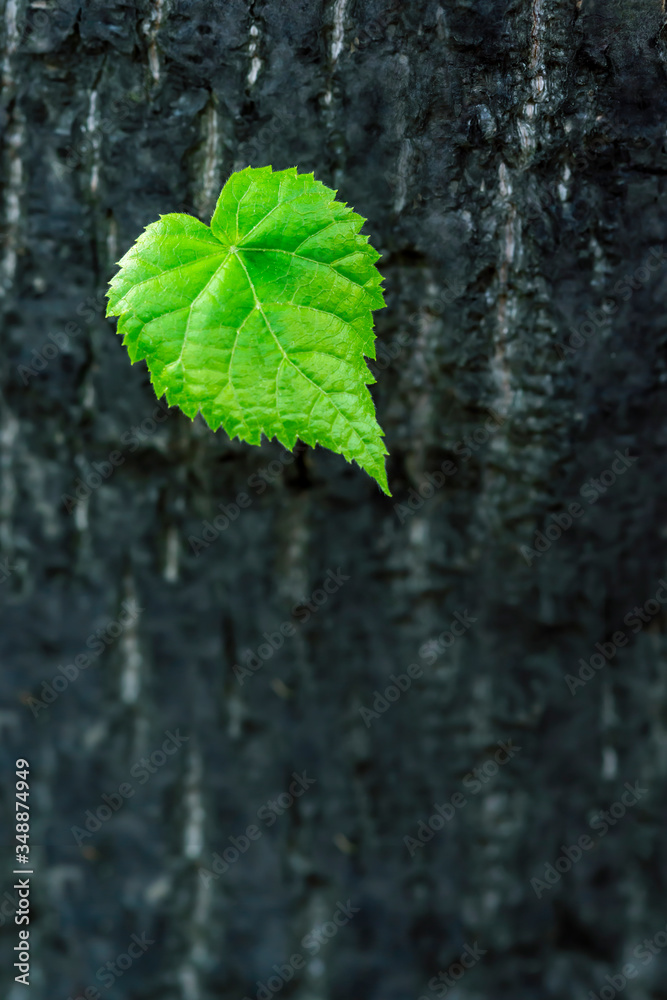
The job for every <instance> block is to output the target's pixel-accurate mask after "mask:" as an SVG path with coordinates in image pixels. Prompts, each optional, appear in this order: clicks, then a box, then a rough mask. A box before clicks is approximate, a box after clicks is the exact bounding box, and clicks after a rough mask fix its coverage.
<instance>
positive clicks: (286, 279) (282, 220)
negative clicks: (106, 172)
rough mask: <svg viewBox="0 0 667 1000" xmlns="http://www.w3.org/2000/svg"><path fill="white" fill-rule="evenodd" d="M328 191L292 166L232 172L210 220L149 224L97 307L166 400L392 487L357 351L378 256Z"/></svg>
mask: <svg viewBox="0 0 667 1000" xmlns="http://www.w3.org/2000/svg"><path fill="white" fill-rule="evenodd" d="M335 195H336V192H335V191H332V190H331V189H330V188H327V187H325V186H324V184H321V183H320V182H319V181H316V180H315V179H314V176H313V174H298V173H297V171H296V168H291V169H289V170H280V171H276V172H275V173H274V172H273V170H272V168H271V167H261V168H259V169H255V168H251V167H248V168H247V169H246V170H241V171H239V172H238V173H235V174H232V175H231V177H230V178H229V180H228V181H227V183H226V184H225V186H224V188H223V190H222V192H221V194H220V198H219V199H218V204H217V207H216V209H215V212H214V214H213V218H212V219H211V226H210V228H209V226H206V225H205V224H204V223H203V222H199V221H198V220H197V219H195V218H193V217H192V216H189V215H179V214H172V215H163V216H161V217H160V221H159V222H153V223H152V224H151V225H149V226H147V227H146V229H145V231H144V232H143V233H142V235H141V236H140V237H139V239H138V240H137V242H136V243H135V244H134V246H133V247H132V248H131V249H130V250H129V251H128V252H127V253H126V254H125V256H124V257H123V259H122V260H121V261H120V271H119V272H118V273H117V274H116V275H115V276H114V278H113V279H112V281H111V282H110V287H109V291H108V293H107V295H108V299H109V305H108V309H107V315H108V316H119V317H120V319H119V322H118V333H119V334H122V336H123V343H124V344H125V345H126V347H127V349H128V353H129V355H130V360H131V361H132V362H135V361H139V360H142V359H145V360H146V362H147V364H148V368H149V371H150V375H151V381H152V383H153V385H154V387H155V391H156V393H157V394H158V396H161V395H162V394H163V393H166V396H167V401H168V403H169V404H170V405H176V406H179V407H180V408H181V410H183V412H184V413H186V414H187V415H188V416H189V417H192V418H194V417H195V416H196V414H197V413H198V412H201V414H202V416H203V418H204V420H205V421H206V423H207V424H208V425H209V427H211V428H212V430H217V429H218V428H219V427H220V426H222V427H223V428H224V430H225V431H226V432H227V434H228V435H229V436H230V437H239V438H240V439H241V440H243V441H249V442H250V443H251V444H259V443H260V441H261V436H262V434H264V435H266V437H267V438H273V437H276V438H277V439H278V440H279V441H280V442H281V444H283V445H284V446H285V447H286V448H289V449H292V448H293V447H294V445H295V443H296V440H297V438H300V439H301V440H302V441H304V442H305V443H306V444H309V445H313V446H314V445H316V444H317V443H319V444H322V445H324V446H325V447H327V448H330V449H331V450H332V451H335V452H339V453H340V454H342V455H344V456H345V458H346V459H347V460H348V461H352V460H354V461H356V462H358V463H359V465H360V466H361V467H362V468H363V469H365V470H366V471H367V472H368V473H369V475H371V476H372V477H373V478H374V479H376V480H377V482H378V483H379V485H380V486H381V488H382V489H383V490H384V492H385V493H387V494H388V495H391V494H390V493H389V487H388V485H387V474H386V471H385V460H384V456H385V455H386V454H387V449H386V448H385V445H384V441H383V439H382V429H381V428H380V426H379V424H378V423H377V421H376V418H375V408H374V406H373V400H372V398H371V395H370V392H369V391H368V388H367V386H369V385H371V384H372V383H373V382H375V379H374V378H373V376H372V374H371V372H370V371H369V369H368V365H367V364H366V361H365V357H367V358H374V357H375V335H374V332H373V315H372V314H373V311H374V310H376V309H382V308H383V307H384V304H385V303H384V295H383V291H382V288H381V283H382V280H383V279H382V277H381V275H380V274H379V272H378V270H377V267H376V266H375V264H376V261H377V260H379V257H380V255H379V254H378V253H377V251H376V250H374V249H373V247H371V246H370V245H369V243H368V237H367V236H362V235H360V232H359V231H360V229H361V227H362V225H363V224H364V222H365V221H366V220H365V219H363V218H362V217H361V216H360V215H357V214H356V213H355V212H353V211H352V209H351V208H348V207H347V206H346V205H345V204H343V203H342V202H339V201H336V200H335ZM364 356H365V357H364Z"/></svg>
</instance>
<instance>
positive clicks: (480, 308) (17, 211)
mask: <svg viewBox="0 0 667 1000" xmlns="http://www.w3.org/2000/svg"><path fill="white" fill-rule="evenodd" d="M664 24H665V11H664V0H632V2H630V0H604V2H603V0H441V2H440V3H438V2H436V0H419V2H416V0H413V2H412V3H410V4H403V3H400V2H398V0H308V2H303V0H252V2H247V0H228V2H226V3H224V4H223V3H218V4H214V3H208V2H206V3H204V2H202V3H193V2H187V0H150V2H140V3H135V2H131V0H124V2H120V0H105V2H101V0H89V2H88V3H86V4H80V3H78V2H76V0H58V2H57V3H54V2H52V0H44V2H41V0H40V2H39V3H33V4H32V5H30V6H26V5H25V2H24V0H5V3H4V33H3V35H2V36H1V38H2V41H1V49H0V58H1V60H2V65H1V72H2V78H3V98H2V110H1V112H0V114H1V118H0V126H1V128H2V154H1V155H2V159H1V163H0V171H1V172H0V178H1V181H2V197H3V202H2V209H1V212H2V214H1V224H2V242H1V244H0V296H1V298H0V303H1V308H2V324H3V344H4V349H3V352H2V359H3V360H2V379H3V384H4V393H3V402H2V408H1V411H0V418H1V429H0V449H1V451H0V454H1V456H2V457H1V469H2V481H1V485H0V548H1V558H2V560H4V561H5V562H3V564H2V565H3V567H4V568H3V570H2V584H0V596H1V598H2V604H3V609H2V612H1V618H0V621H1V628H0V650H1V659H2V663H3V665H4V670H3V671H2V675H1V678H0V691H1V692H2V712H1V713H0V726H1V727H2V731H3V734H4V740H5V746H6V748H7V752H6V754H5V758H6V761H7V762H8V767H7V769H6V770H7V775H8V777H7V782H8V784H7V786H6V787H7V788H8V789H9V795H8V797H7V802H8V803H9V811H8V812H7V813H6V823H5V828H6V829H7V830H8V831H9V833H8V835H7V838H6V852H5V853H6V854H7V858H6V866H5V869H4V870H5V872H6V873H7V878H6V880H5V882H6V888H7V891H8V892H9V895H10V897H11V896H12V893H13V890H12V889H11V881H10V879H11V878H12V876H11V867H10V866H11V865H13V864H14V839H13V815H14V810H13V807H12V806H11V801H12V798H11V792H12V787H13V780H14V776H13V768H14V764H13V762H14V760H16V759H17V758H20V757H26V758H29V759H30V761H31V768H32V778H31V822H32V834H31V836H32V841H31V843H32V844H33V859H34V866H35V875H34V876H33V886H32V905H33V918H32V922H31V924H30V931H31V937H30V941H31V954H32V969H31V977H32V984H33V991H32V994H31V997H32V998H33V1000H42V998H44V1000H46V998H48V1000H52V998H54V997H63V998H65V997H68V996H71V997H72V998H73V1000H74V998H76V997H79V996H85V995H86V994H85V992H84V991H85V990H86V989H87V988H90V989H92V988H96V989H98V990H99V991H100V995H102V996H109V997H110V998H115V997H119V998H120V997H124V998H125V997H132V998H137V1000H138V998H146V1000H148V998H152V997H158V996H159V997H160V1000H181V998H184V1000H212V998H214V997H215V998H220V1000H235V998H239V1000H240V998H241V997H250V998H255V997H257V996H258V995H259V996H260V997H261V996H266V995H275V993H277V992H279V990H282V989H284V995H285V996H288V995H289V996H292V997H294V998H296V1000H338V998H341V1000H342V998H350V997H355V998H356V997H364V998H365V1000H371V998H378V1000H394V998H395V1000H404V998H406V997H420V996H422V997H429V998H431V997H433V996H438V995H445V993H443V992H442V991H443V989H446V990H447V991H449V995H450V996H452V997H454V996H456V997H457V998H458V997H460V998H464V997H465V998H466V1000H482V998H489V997H493V998H494V1000H504V998H507V1000H509V998H511V1000H530V998H533V997H538V996H539V997H540V998H544V997H553V998H557V1000H566V998H567V1000H584V998H587V997H589V995H590V993H589V991H593V993H594V995H595V996H596V997H599V996H600V991H601V990H603V989H604V987H605V986H608V985H609V983H608V980H607V979H606V978H605V977H606V976H611V977H618V976H619V974H621V977H622V978H623V975H625V976H627V971H626V973H625V974H622V972H621V970H623V967H624V966H626V965H628V963H631V964H633V965H634V966H635V967H636V970H637V976H636V977H635V976H632V977H630V981H629V982H628V985H627V990H626V996H627V997H628V998H629V1000H649V998H659V997H663V996H667V992H666V991H665V986H664V979H665V975H664V972H665V966H664V958H663V957H662V954H664V953H662V954H657V955H656V956H655V957H654V956H651V957H650V958H649V959H648V960H646V959H645V958H644V956H645V955H649V956H650V952H641V950H640V953H639V954H638V953H637V951H636V949H637V947H638V946H641V943H642V941H644V939H649V940H653V939H654V937H655V935H656V934H658V935H659V934H660V932H663V931H664V930H665V926H666V924H667V915H666V914H665V910H664V894H665V892H664V880H665V871H666V854H665V843H664V819H665V805H666V800H665V791H664V788H665V778H666V777H667V755H666V753H665V745H666V740H667V726H666V721H665V720H666V717H667V716H666V712H667V673H666V669H665V641H664V629H665V612H664V607H665V605H664V604H663V603H662V601H663V598H662V596H661V595H664V600H667V585H665V584H664V583H661V580H662V578H663V577H664V576H667V572H666V569H667V568H666V566H665V558H666V555H667V551H666V540H667V533H666V531H665V528H664V526H663V511H664V509H665V502H666V500H667V475H666V466H665V461H664V453H665V444H666V442H667V429H666V428H667V422H666V417H667V413H666V405H665V399H666V396H665V381H666V380H667V354H666V352H665V323H664V313H665V300H666V298H667V268H666V267H665V257H664V256H663V247H664V240H665V227H666V216H665V175H666V173H667V153H666V150H665V126H664V121H665V111H666V110H667V88H666V86H665V58H666V53H667V50H666V46H665V35H664ZM268 163H270V164H272V165H273V166H274V168H275V169H282V168H285V167H288V166H294V165H297V166H298V167H299V170H300V171H308V172H310V171H314V172H315V175H316V177H317V178H318V179H320V180H322V181H323V182H324V183H326V184H329V185H331V186H333V187H335V188H337V189H338V191H339V197H340V198H342V199H343V200H344V201H346V202H348V203H349V204H350V205H352V206H353V207H354V208H355V209H356V210H357V211H358V212H360V213H361V214H362V215H363V216H364V217H366V218H367V219H368V223H367V226H366V231H367V232H369V233H370V234H371V238H372V241H373V243H374V245H376V246H377V247H378V249H379V250H380V251H381V253H382V255H383V256H382V260H381V261H380V268H381V270H382V272H383V274H384V275H385V276H386V282H385V285H386V291H387V304H388V308H387V309H386V310H384V311H382V312H380V313H378V314H377V331H378V345H379V356H378V361H377V363H373V364H372V365H371V367H372V368H373V370H374V372H375V373H376V375H377V379H378V381H377V385H376V386H374V387H373V390H372V391H373V394H374V398H375V401H376V404H377V409H378V418H379V421H380V423H381V425H382V426H383V427H384V428H385V429H386V432H387V443H388V447H389V451H390V459H389V482H390V486H391V488H392V491H393V494H394V496H393V498H392V499H388V498H385V497H383V496H382V495H381V494H380V492H379V491H378V489H377V487H376V486H375V485H374V484H373V483H372V482H371V481H370V479H369V478H368V477H367V476H365V475H364V474H363V473H362V472H361V471H360V470H359V469H358V468H357V467H356V466H350V465H347V464H346V463H345V462H344V460H343V459H342V458H341V457H339V456H335V455H332V454H330V453H328V452H326V451H323V450H321V449H317V450H315V451H312V450H306V449H304V450H300V451H299V452H298V454H297V456H296V458H295V459H294V460H292V459H291V457H290V456H289V455H286V454H285V452H284V451H283V449H282V448H280V447H279V446H278V445H277V444H276V443H275V442H265V443H264V444H263V445H262V446H261V448H253V447H250V446H247V445H245V444H241V443H239V442H238V441H229V439H227V438H226V436H225V434H224V433H223V432H222V431H219V432H218V433H216V434H213V433H211V432H210V431H209V430H208V429H207V428H206V427H205V425H204V424H203V422H202V421H201V419H200V418H198V419H196V420H195V421H194V422H191V421H189V420H188V419H187V418H186V417H184V416H183V415H182V414H180V413H178V412H176V411H174V410H167V408H166V407H165V406H164V404H160V405H159V404H158V401H157V400H156V399H155V397H154V394H153V392H152V389H151V386H150V382H149V379H148V375H147V371H146V368H145V366H144V365H143V363H141V364H137V365H136V366H134V367H132V366H130V363H129V360H128V357H127V352H126V350H125V349H124V348H123V347H122V345H121V343H120V339H119V338H117V337H116V336H115V333H114V324H113V322H112V321H109V320H106V319H105V318H104V305H105V303H104V292H105V289H106V285H107V282H108V280H109V278H110V277H111V275H112V274H113V273H114V268H115V262H116V261H117V260H118V259H119V258H120V257H121V256H122V254H123V253H125V251H126V250H127V249H128V248H129V246H130V245H131V244H132V243H133V242H134V240H135V239H136V238H137V236H138V235H139V233H140V232H141V230H142V228H143V227H144V226H146V225H147V224H148V223H150V222H152V221H154V220H155V219H157V217H158V216H159V215H160V214H166V213H168V212H173V211H187V212H190V213H191V214H194V215H197V216H199V217H200V218H202V219H203V220H204V221H206V222H208V221H209V219H210V215H211V212H212V209H213V206H214V205H215V201H216V198H217V195H218V194H219V191H220V188H221V186H222V184H223V183H224V181H225V180H226V178H227V177H228V176H229V174H230V173H231V172H232V171H233V170H235V169H239V168H241V167H244V166H247V165H248V164H250V165H252V166H262V165H265V164H268ZM113 454H116V455H117V458H115V459H114V458H112V457H111V456H112V455H113ZM109 467H110V471H109ZM96 477H97V478H96ZM242 496H245V497H246V498H247V500H248V501H249V502H248V503H247V504H246V503H245V500H241V501H240V497H242ZM68 497H69V498H70V499H68ZM244 504H245V506H244ZM216 519H217V520H216ZM225 522H226V523H225ZM207 525H208V526H207ZM327 581H328V587H327V589H326V590H325V589H324V584H325V582H327ZM128 602H129V603H128ZM128 609H129V610H128ZM116 623H118V624H116ZM111 626H113V627H111ZM281 626H284V628H283V630H282V632H281ZM96 642H97V645H96ZM100 643H101V644H102V651H101V652H99V653H98V652H95V650H96V649H98V648H99V644H100ZM83 655H85V656H86V657H87V658H88V659H89V664H88V665H86V666H82V665H81V664H82V662H83V661H82V660H80V661H79V665H77V662H76V658H77V657H78V656H83ZM412 665H414V666H412ZM242 667H245V668H247V669H246V670H245V671H244V670H242V669H240V668H242ZM68 670H69V674H68V672H67V671H68ZM392 675H398V677H399V682H400V683H398V686H397V685H396V684H395V683H394V681H393V680H392V679H391V677H392ZM401 675H404V676H401ZM56 678H59V680H58V681H57V682H56V680H55V679H56ZM63 678H64V679H65V680H67V684H66V686H64V687H63V680H62V679H63ZM408 682H409V683H408ZM45 685H46V686H45ZM401 688H405V690H401ZM59 689H60V690H59ZM396 692H398V694H396ZM362 710H363V711H362ZM169 741H171V742H169ZM165 744H168V749H166V748H165V746H164V745H165ZM501 744H502V746H504V747H505V749H504V750H503V749H502V748H501ZM163 758H164V759H163ZM142 760H143V761H144V763H142ZM476 769H477V770H476ZM304 772H306V773H307V777H308V778H309V779H310V778H313V779H315V783H314V784H313V785H312V786H307V787H305V788H304V787H302V786H298V785H294V781H295V778H294V775H295V774H297V775H301V776H303V774H304ZM304 781H305V779H304ZM626 783H627V784H629V785H630V787H631V788H635V791H634V792H633V793H632V794H631V793H630V792H629V791H628V789H627V788H626ZM121 785H123V786H125V787H126V789H127V788H129V789H130V792H128V793H127V795H126V794H125V793H122V792H119V788H120V786H121ZM290 786H291V787H292V789H293V791H292V792H290V791H289V789H290ZM299 789H301V792H300V794H298V795H297V791H298V790H299ZM103 796H106V797H107V798H106V799H105V798H103ZM280 796H283V797H282V799H281V798H280ZM633 796H634V798H633ZM118 797H120V799H121V804H120V805H118V806H117V807H114V803H116V802H117V799H118ZM288 799H290V800H291V801H290V803H288V801H287V800H288ZM461 800H463V801H461ZM631 800H632V801H631ZM271 803H274V804H275V805H274V806H272V805H271ZM281 803H282V804H281ZM103 807H106V809H105V808H103ZM437 807H440V809H439V811H438V809H437ZM100 809H101V810H102V816H103V817H104V818H100V816H99V815H98V813H99V811H100ZM610 810H611V812H609V811H610ZM602 811H606V812H607V813H608V818H607V819H606V820H605V819H604V818H601V815H600V814H601V812H602ZM107 812H108V813H109V817H107V816H106V813H107ZM91 817H92V819H91ZM431 817H435V819H434V820H433V821H432V822H430V818H431ZM96 823H97V824H99V825H98V826H96ZM86 824H88V825H86ZM249 827H250V828H252V831H255V832H251V831H250V830H249ZM256 833H257V834H258V836H256ZM429 834H430V835H431V836H430V837H429ZM420 835H421V837H422V840H423V842H422V841H420V840H419V836H420ZM231 838H234V839H231ZM406 838H408V839H407V840H406ZM409 838H412V839H409ZM582 838H584V842H586V843H587V841H586V838H590V846H586V847H583V846H581V844H582ZM246 842H247V843H246ZM565 849H567V850H565ZM577 850H578V851H579V854H580V857H578V858H577ZM568 852H569V853H568ZM235 855H236V857H235ZM568 859H569V860H568ZM568 863H569V867H568ZM3 891H4V890H3ZM340 904H342V905H343V907H348V909H347V910H345V909H341V908H340ZM350 907H351V909H349V908H350ZM353 911H358V912H353ZM1 912H2V914H3V915H4V927H3V930H4V933H3V934H2V948H3V949H4V950H3V962H5V961H6V965H7V968H9V969H11V965H12V961H13V959H11V958H10V955H11V954H12V948H13V946H14V944H15V943H16V930H17V928H16V927H15V926H14V923H13V909H12V908H11V905H10V906H9V907H7V908H6V909H2V911H1ZM341 914H343V916H341ZM345 914H347V916H345ZM332 928H333V930H332ZM133 934H136V935H137V936H138V937H141V935H142V934H146V935H147V938H148V939H149V940H152V941H154V943H153V944H151V945H150V946H147V949H146V950H145V951H142V952H141V955H140V957H136V958H134V957H132V962H131V966H130V967H128V968H127V970H126V971H125V970H123V969H122V964H124V962H123V963H121V965H120V966H118V965H114V963H115V962H116V961H117V960H119V959H118V957H119V956H121V955H123V954H126V953H128V947H129V945H130V942H131V939H132V935H133ZM313 934H315V937H313V936H312V935H313ZM308 935H311V936H310V937H308ZM318 935H319V937H318ZM466 946H468V952H467V953H466V952H465V948H466ZM660 947H661V946H660V945H659V942H658V944H656V945H654V948H657V950H658V952H659V951H660ZM476 949H477V950H476ZM135 950H136V949H135ZM480 952H483V955H481V954H480ZM129 954H130V955H132V953H131V952H130V953H129ZM462 954H467V956H468V959H467V962H466V963H465V964H467V965H470V966H471V967H470V968H469V969H467V970H466V971H465V973H464V975H463V977H462V978H461V979H460V982H457V985H456V987H454V983H455V981H456V980H457V979H458V977H459V970H460V969H463V968H464V966H463V965H460V964H458V965H457V964H454V965H453V963H459V961H460V956H461V955H462ZM471 954H474V955H476V956H477V957H475V958H474V959H473V958H470V955H471ZM292 956H299V957H300V959H301V964H299V963H298V962H297V963H296V967H294V966H293V967H292V968H291V971H292V973H293V974H292V975H291V976H289V982H285V980H287V978H288V972H289V971H290V969H289V966H290V962H291V958H292ZM106 963H110V964H111V966H112V967H113V968H114V969H116V970H117V971H118V973H119V974H118V975H116V972H113V971H112V970H110V969H109V967H108V966H107V965H106ZM276 967H278V970H277V971H276ZM450 967H452V973H451V976H450V979H449V984H450V985H447V980H446V979H444V978H441V979H440V980H439V981H436V980H437V977H438V976H439V974H440V973H443V976H444V975H445V974H447V970H448V969H449V968H450ZM100 969H102V975H98V972H99V970H100ZM281 970H282V971H281ZM285 970H287V971H285ZM121 972H122V977H121V975H120V973H121ZM104 975H106V977H107V978H106V979H105V978H104ZM110 976H111V977H112V978H111V980H109V977H110ZM272 977H273V979H272ZM434 977H436V980H434ZM13 978H14V977H13V974H12V975H11V977H8V982H9V983H10V986H9V987H8V989H9V993H7V995H8V996H9V997H10V998H11V1000H15V998H16V997H18V996H19V995H20V993H19V992H17V991H18V990H20V988H21V987H20V986H16V985H15V984H13ZM269 981H270V982H269ZM278 982H280V984H281V985H280V986H279V987H278V986H277V985H276V984H277V983H278ZM429 982H430V983H431V985H429ZM267 983H269V985H268V986H267V987H266V989H267V990H268V991H269V993H268V994H267V993H264V994H262V992H261V989H260V985H258V984H267ZM12 986H14V989H15V992H12V991H11V987H12ZM615 988H616V989H617V991H618V989H619V987H618V978H617V979H616V987H615Z"/></svg>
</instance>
